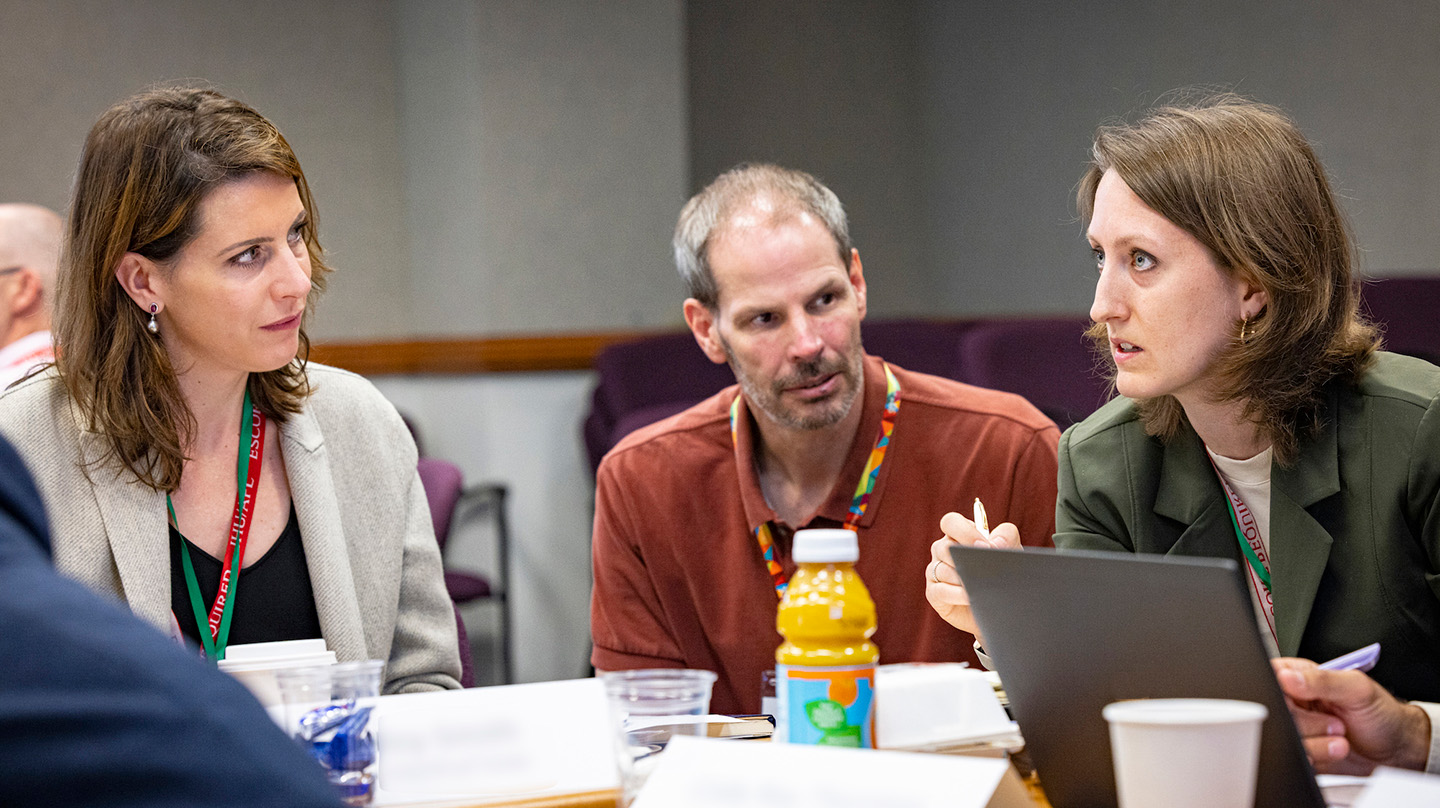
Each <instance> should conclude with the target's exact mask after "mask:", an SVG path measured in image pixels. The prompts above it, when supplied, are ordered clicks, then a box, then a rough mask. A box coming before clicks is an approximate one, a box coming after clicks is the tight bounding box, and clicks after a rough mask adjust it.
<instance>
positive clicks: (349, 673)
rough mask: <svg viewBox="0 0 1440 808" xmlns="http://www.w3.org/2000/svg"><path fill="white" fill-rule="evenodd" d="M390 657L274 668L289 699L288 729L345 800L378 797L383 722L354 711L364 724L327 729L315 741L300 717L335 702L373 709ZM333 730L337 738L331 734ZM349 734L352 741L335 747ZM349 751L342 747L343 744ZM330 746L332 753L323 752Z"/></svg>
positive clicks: (348, 709) (351, 708) (350, 710)
mask: <svg viewBox="0 0 1440 808" xmlns="http://www.w3.org/2000/svg"><path fill="white" fill-rule="evenodd" d="M384 667H385V663H384V661H382V660H379V659H367V660H360V661H356V662H340V663H337V664H334V665H323V666H315V667H309V668H286V669H284V670H279V671H276V672H275V683H276V685H277V686H278V687H279V689H280V699H281V701H282V702H283V703H284V705H285V723H284V729H285V732H286V734H288V735H290V736H291V737H292V738H295V739H296V740H297V741H299V742H300V743H301V745H302V746H304V747H305V748H306V750H307V751H309V752H310V753H311V754H312V755H314V756H315V759H316V760H317V761H318V762H319V763H320V764H321V766H322V767H324V768H325V776H326V778H327V779H329V780H330V783H331V784H332V785H334V786H335V788H336V791H337V793H339V795H340V798H341V800H342V801H344V802H345V804H346V805H369V804H370V803H371V801H372V800H373V799H374V797H375V776H376V773H377V771H378V761H377V760H376V758H375V750H376V749H377V748H378V745H377V743H376V737H377V735H378V722H377V720H376V716H375V714H374V713H373V712H371V713H369V715H368V717H365V716H360V715H355V719H356V720H357V721H358V720H360V719H361V718H365V720H364V724H363V725H362V726H360V727H358V728H357V729H356V730H355V731H353V732H348V733H347V732H344V731H343V728H342V731H341V734H334V730H332V731H331V732H326V733H322V734H321V735H319V736H317V738H315V739H314V740H313V741H312V740H307V739H306V738H305V737H304V732H302V729H301V722H302V721H303V720H305V718H306V716H307V714H310V713H312V712H313V711H315V710H320V709H324V708H326V707H330V706H337V705H338V706H340V707H341V708H342V709H344V711H345V712H347V713H349V714H354V713H358V712H359V711H362V710H365V709H367V708H368V709H371V710H373V709H374V707H375V705H376V702H377V701H378V700H379V697H380V675H381V671H382V670H384ZM332 734H333V735H334V738H335V739H336V740H333V741H332V740H331V736H332ZM341 735H344V737H345V738H346V739H348V740H349V741H350V742H349V743H347V744H344V745H342V747H336V746H335V745H334V744H336V743H339V740H338V739H339V738H340V737H341ZM342 748H343V749H344V750H345V751H343V752H342V751H341V749H342ZM326 750H329V752H330V754H328V755H327V754H324V752H325V751H326Z"/></svg>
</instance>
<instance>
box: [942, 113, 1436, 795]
mask: <svg viewBox="0 0 1440 808" xmlns="http://www.w3.org/2000/svg"><path fill="white" fill-rule="evenodd" d="M1079 207H1080V211H1081V214H1082V218H1083V219H1084V220H1085V222H1086V225H1087V231H1086V232H1087V236H1088V239H1089V242H1090V248H1091V250H1092V252H1093V254H1094V259H1095V265H1096V268H1097V270H1098V271H1099V279H1098V281H1097V283H1096V287H1095V299H1094V303H1093V305H1092V306H1091V309H1090V316H1091V318H1092V319H1093V320H1094V321H1095V326H1094V327H1093V328H1092V329H1091V336H1092V337H1094V338H1095V339H1096V341H1097V343H1098V345H1099V346H1100V347H1101V348H1102V351H1103V353H1105V354H1106V355H1108V356H1109V358H1110V362H1109V365H1110V370H1111V373H1112V375H1113V378H1114V381H1115V386H1116V388H1117V390H1118V391H1119V393H1120V394H1121V396H1120V397H1118V398H1116V399H1115V400H1114V401H1112V402H1110V403H1109V404H1107V405H1105V406H1104V407H1102V408H1101V409H1100V410H1099V411H1098V412H1096V413H1095V414H1094V415H1092V416H1091V417H1090V418H1088V419H1086V420H1085V421H1084V422H1082V423H1080V424H1077V425H1076V426H1075V427H1073V428H1072V429H1070V430H1069V431H1067V432H1066V433H1065V435H1064V437H1063V438H1062V439H1061V441H1060V480H1059V499H1058V502H1057V505H1056V519H1055V521H1056V535H1055V545H1056V547H1058V548H1061V549H1089V550H1112V551H1121V552H1135V553H1157V554H1176V555H1192V556H1219V557H1228V558H1234V559H1235V560H1237V561H1238V562H1239V564H1240V567H1241V569H1242V575H1243V576H1244V578H1245V583H1246V586H1247V588H1248V590H1249V591H1250V594H1251V600H1252V603H1253V605H1254V610H1255V614H1256V620H1257V623H1258V625H1259V629H1260V636H1261V638H1262V640H1263V641H1264V642H1265V644H1266V645H1267V646H1268V647H1269V649H1270V651H1271V653H1272V655H1274V656H1283V657H1303V658H1307V659H1311V660H1321V661H1323V660H1326V659H1330V658H1333V657H1336V656H1339V655H1341V654H1343V653H1346V652H1349V651H1353V650H1355V649H1357V648H1359V647H1361V646H1364V645H1367V644H1369V643H1372V642H1377V641H1378V642H1379V643H1380V644H1381V646H1382V650H1381V653H1380V658H1379V662H1378V664H1377V665H1376V667H1375V669H1374V671H1373V676H1374V680H1375V681H1377V682H1379V683H1380V684H1381V685H1383V686H1384V687H1385V688H1387V689H1388V690H1390V691H1391V692H1393V693H1395V694H1396V695H1397V696H1400V697H1403V698H1411V699H1424V700H1425V701H1427V702H1434V701H1437V700H1440V586H1437V581H1440V404H1437V400H1440V369H1437V368H1436V367H1434V366H1433V365H1430V364H1428V363H1426V362H1422V361H1420V360H1417V359H1410V358H1408V357H1401V356H1396V355H1393V354H1387V353H1384V352H1380V351H1377V350H1376V346H1377V343H1378V338H1377V335H1376V331H1375V329H1374V328H1373V327H1372V326H1371V325H1370V324H1369V323H1367V322H1365V320H1364V319H1363V318H1362V317H1361V316H1360V314H1359V311H1358V302H1359V300H1358V286H1357V280H1356V278H1355V276H1354V274H1353V272H1352V265H1353V260H1354V256H1353V247H1352V245H1351V241H1350V237H1349V234H1348V232H1347V228H1346V226H1345V222H1344V220H1343V218H1342V216H1341V214H1340V211H1339V207H1338V205H1337V204H1336V201H1335V197H1334V194H1333V193H1332V191H1331V189H1330V185H1329V182H1328V180H1327V179H1326V176H1325V171H1324V168H1323V167H1322V166H1321V165H1320V163H1319V161H1318V160H1317V159H1316V157H1315V154H1314V152H1313V151H1312V150H1311V148H1310V146H1309V144H1308V143H1307V142H1306V141H1305V139H1304V137H1303V136H1302V135H1301V134H1300V132H1299V131H1298V129H1297V128H1296V127H1295V125H1294V124H1293V123H1292V122H1291V121H1290V120H1289V119H1288V118H1286V117H1285V115H1284V114H1283V113H1281V112H1280V111H1279V110H1277V109H1275V108H1273V107H1269V106H1265V105H1262V104H1256V103H1253V102H1249V101H1246V100H1243V99H1239V98H1236V97H1233V96H1224V97H1220V98H1217V99H1212V100H1210V101H1207V102H1205V103H1202V104H1198V105H1193V106H1174V107H1167V108H1162V109H1159V110H1156V111H1154V112H1153V113H1151V114H1150V115H1149V116H1148V117H1146V118H1144V119H1143V120H1141V121H1139V122H1138V123H1135V124H1133V125H1116V126H1105V127H1102V128H1101V129H1100V130H1099V132H1098V133H1097V136H1096V139H1095V144H1094V149H1093V159H1092V162H1091V165H1090V167H1089V170H1088V171H1087V172H1086V174H1085V176H1084V178H1083V179H1082V180H1081V183H1080V192H1079ZM941 524H942V529H943V530H944V531H945V533H946V534H947V536H946V538H944V539H942V540H941V541H939V542H936V544H935V546H934V547H933V550H932V562H931V567H930V569H929V570H928V575H929V578H930V584H929V585H928V587H927V596H928V597H929V599H930V601H931V603H932V605H934V606H935V608H936V609H937V610H938V611H939V612H940V613H941V615H942V616H944V617H945V618H946V619H947V620H949V621H950V622H951V623H953V624H955V625H956V626H958V627H960V628H963V629H965V630H967V631H973V630H974V629H975V625H974V619H973V617H972V616H971V614H970V609H969V606H968V599H967V598H966V596H965V591H964V588H963V585H962V584H961V581H960V579H959V577H958V576H957V575H956V573H955V569H954V567H953V566H951V564H950V560H949V556H948V553H947V552H946V549H947V545H948V544H949V542H951V541H961V542H964V543H967V544H976V543H988V544H995V545H1000V546H1019V541H1018V536H1016V535H1015V532H1014V529H1013V527H1008V526H1006V527H1003V528H997V529H996V530H995V531H993V532H992V533H991V535H990V537H989V538H985V537H982V536H981V535H980V533H979V532H978V531H976V530H975V527H974V525H972V524H971V523H970V522H969V521H968V520H966V519H965V518H964V517H962V516H959V515H956V514H949V515H947V516H946V517H945V518H944V520H943V521H942V523H941ZM1272 573H1273V580H1272ZM1196 608H1197V609H1203V608H1204V605H1203V604H1196ZM1407 711H1408V714H1409V715H1410V718H1411V719H1412V723H1414V724H1417V725H1428V724H1430V723H1432V722H1431V720H1430V719H1427V718H1426V714H1429V715H1430V716H1431V717H1432V718H1435V719H1440V707H1436V706H1435V705H1433V704H1431V705H1425V706H1420V705H1410V706H1408V707H1407ZM1324 712H1326V709H1325V707H1324V705H1307V710H1300V711H1297V716H1301V717H1302V718H1303V720H1302V722H1301V727H1302V730H1304V731H1307V732H1308V731H1311V730H1313V731H1315V733H1316V737H1315V738H1312V739H1311V741H1310V742H1309V743H1307V748H1309V749H1310V750H1311V752H1312V755H1313V756H1314V757H1315V760H1316V764H1317V766H1323V767H1331V768H1342V769H1351V770H1353V769H1366V768H1368V767H1371V766H1373V765H1374V764H1375V763H1376V762H1388V763H1391V764H1392V765H1403V764H1410V765H1414V764H1415V762H1416V761H1414V760H1412V759H1406V760H1390V759H1385V760H1379V761H1377V760H1373V759H1365V756H1364V754H1363V753H1362V752H1363V751H1364V750H1366V749H1369V750H1374V749H1376V748H1377V747H1374V746H1373V745H1372V746H1369V747H1364V746H1362V745H1360V744H1355V743H1352V742H1353V741H1355V740H1356V739H1357V738H1360V737H1363V736H1365V732H1364V731H1363V730H1364V729H1365V728H1364V727H1361V726H1359V725H1349V729H1350V730H1352V732H1351V734H1350V738H1349V740H1348V741H1347V739H1346V737H1345V734H1346V733H1343V732H1342V733H1341V734H1340V735H1338V736H1334V737H1331V736H1332V735H1334V733H1333V732H1331V731H1329V728H1331V727H1333V726H1335V724H1334V722H1333V721H1328V720H1322V719H1319V718H1316V714H1319V713H1324ZM1360 720H1362V721H1363V720H1364V719H1363V717H1361V719H1360ZM1356 730H1359V732H1358V733H1357V732H1353V731H1356ZM1432 737H1433V736H1432ZM1332 741H1338V742H1340V743H1341V745H1340V746H1331V745H1330V743H1331V742H1332ZM1335 750H1338V754H1336V752H1335ZM1355 750H1361V751H1355ZM1437 763H1440V739H1437V742H1436V745H1435V746H1434V747H1433V748H1432V751H1431V761H1430V764H1431V765H1435V764H1437Z"/></svg>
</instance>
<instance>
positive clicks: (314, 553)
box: [0, 363, 460, 693]
mask: <svg viewBox="0 0 1440 808" xmlns="http://www.w3.org/2000/svg"><path fill="white" fill-rule="evenodd" d="M307 375H308V376H309V378H310V383H311V387H312V389H313V393H312V394H311V396H310V398H309V399H308V400H307V401H306V403H305V409H304V410H303V411H302V412H301V413H299V414H297V415H294V416H292V417H290V418H289V419H288V420H287V421H286V422H285V423H283V424H281V425H280V441H281V451H282V452H283V453H284V458H285V474H286V478H287V479H288V480H289V483H290V496H291V498H292V500H293V501H294V504H295V514H296V517H297V518H298V519H299V522H300V535H301V538H302V541H303V544H304V547H305V560H306V563H307V564H308V565H309V567H310V583H311V587H312V588H313V590H314V592H315V608H316V611H317V612H318V613H319V616H320V628H321V631H322V632H323V634H324V636H325V642H326V644H327V645H328V646H329V647H330V649H331V650H333V651H334V652H335V655H336V657H337V658H339V659H340V660H342V661H344V660H352V659H367V658H368V659H383V660H386V661H387V662H386V666H385V684H384V691H385V692H386V693H395V692H415V691H422V690H435V689H440V688H458V687H459V686H460V682H459V679H460V656H459V648H458V644H457V640H456V629H455V618H454V613H453V611H452V607H451V604H450V599H449V596H448V595H447V594H446V591H445V581H444V577H443V575H442V572H441V568H440V551H439V548H438V546H437V545H436V542H435V530H434V528H433V527H432V526H431V523H430V511H429V508H428V506H427V504H426V500H425V492H424V489H423V488H422V486H421V483H420V476H419V473H418V472H417V471H416V452H415V442H414V441H413V440H412V439H411V437H410V434H409V431H408V430H407V429H406V428H405V424H404V422H403V421H401V420H400V416H399V415H398V414H397V413H396V412H395V408H394V407H392V406H391V405H390V402H388V401H386V400H385V398H384V396H382V395H380V392H379V391H378V390H376V389H375V387H374V386H373V385H371V384H370V383H369V382H368V381H366V380H365V379H363V378H361V377H359V376H357V375H355V374H353V373H349V372H347V371H343V370H339V369H337V368H331V367H326V366H324V365H317V364H314V363H312V364H310V365H308V367H307ZM0 432H3V433H4V434H5V436H6V437H8V438H9V439H10V441H11V442H13V443H14V444H15V447H16V448H17V449H19V450H20V454H21V455H22V456H23V457H24V458H25V462H26V464H27V465H29V467H30V471H31V473H33V474H34V476H35V479H36V481H37V482H38V483H39V486H40V493H41V495H42V496H43V498H44V500H45V505H46V508H47V510H48V511H49V515H50V525H51V531H52V534H53V537H54V539H53V541H54V548H55V564H56V566H57V567H58V568H59V569H60V571H61V572H63V573H65V574H66V575H68V576H70V577H71V578H75V579H77V580H79V581H81V582H82V583H85V584H86V585H88V586H89V587H90V588H91V589H94V590H96V591H98V592H100V593H102V594H109V595H113V596H114V597H116V598H118V599H120V600H122V601H123V602H125V603H126V604H128V605H129V607H130V609H131V610H132V611H134V612H135V613H136V614H137V615H139V616H140V617H142V618H144V619H145V620H147V621H149V622H150V623H152V624H154V625H156V626H158V627H160V628H162V629H166V630H168V628H169V626H170V624H171V614H170V564H169V557H170V556H169V533H168V527H167V525H168V521H167V516H166V508H165V494H164V493H163V492H159V491H154V490H152V489H150V488H148V487H146V486H145V485H143V484H141V483H140V482H139V481H138V480H136V479H135V478H134V476H133V475H131V474H130V473H129V472H128V471H126V472H120V471H118V470H117V469H116V468H115V467H114V466H113V465H107V466H100V465H97V464H96V461H97V460H98V459H99V458H100V457H102V456H103V455H104V453H105V449H106V446H105V443H104V439H103V438H102V437H101V436H100V435H99V434H97V433H93V432H89V431H86V430H85V429H84V428H82V426H81V421H80V417H79V414H78V411H77V410H76V408H75V407H74V406H73V404H72V402H71V400H70V398H69V396H68V395H67V394H66V392H65V388H64V385H62V384H61V383H60V379H59V377H58V376H56V374H55V371H54V370H53V369H50V370H47V371H45V372H44V373H42V374H40V375H38V376H36V377H34V378H32V379H29V380H27V381H25V382H22V383H20V384H19V385H16V386H15V387H13V388H10V389H9V390H8V391H6V392H5V393H4V395H3V396H0ZM86 469H88V471H89V473H88V475H87V474H86V471H85V470H86Z"/></svg>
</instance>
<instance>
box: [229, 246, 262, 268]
mask: <svg viewBox="0 0 1440 808" xmlns="http://www.w3.org/2000/svg"><path fill="white" fill-rule="evenodd" d="M230 260H232V261H234V262H235V263H237V264H253V263H255V262H256V261H259V260H260V246H259V245H258V244H257V245H256V246H254V247H251V248H250V249H248V250H246V251H245V252H242V253H240V254H239V255H237V256H235V257H234V258H232V259H230Z"/></svg>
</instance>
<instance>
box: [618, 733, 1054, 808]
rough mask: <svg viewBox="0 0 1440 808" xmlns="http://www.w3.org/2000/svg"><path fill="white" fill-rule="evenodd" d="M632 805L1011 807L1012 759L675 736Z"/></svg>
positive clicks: (1015, 786) (1019, 795) (1017, 801)
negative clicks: (1010, 760)
mask: <svg viewBox="0 0 1440 808" xmlns="http://www.w3.org/2000/svg"><path fill="white" fill-rule="evenodd" d="M659 758H660V759H659V762H658V763H657V764H656V767H655V771H654V772H653V773H652V774H651V775H650V779H649V780H648V781H647V782H646V784H645V787H644V788H643V789H641V791H640V795H639V797H638V799H636V801H635V803H634V805H633V808H673V807H674V806H685V808H747V807H752V806H766V807H767V808H769V807H770V806H774V807H775V808H782V807H783V808H875V806H885V808H985V806H990V807H991V808H1010V807H1011V806H1028V805H1031V801H1030V798H1029V796H1028V795H1027V793H1026V791H1025V786H1024V785H1023V784H1022V783H1021V782H1020V780H1019V778H1018V777H1017V776H1016V775H1015V771H1014V770H1013V769H1012V768H1011V767H1010V762H1009V761H1008V760H997V759H989V758H970V757H958V756H951V755H922V754H915V753H909V752H888V751H877V750H872V749H837V748H833V747H822V746H799V745H794V744H784V743H758V742H753V741H727V740H720V739H711V738H693V737H689V736H682V737H677V738H672V739H671V741H670V745H669V746H668V747H666V749H665V754H663V755H660V756H659Z"/></svg>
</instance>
